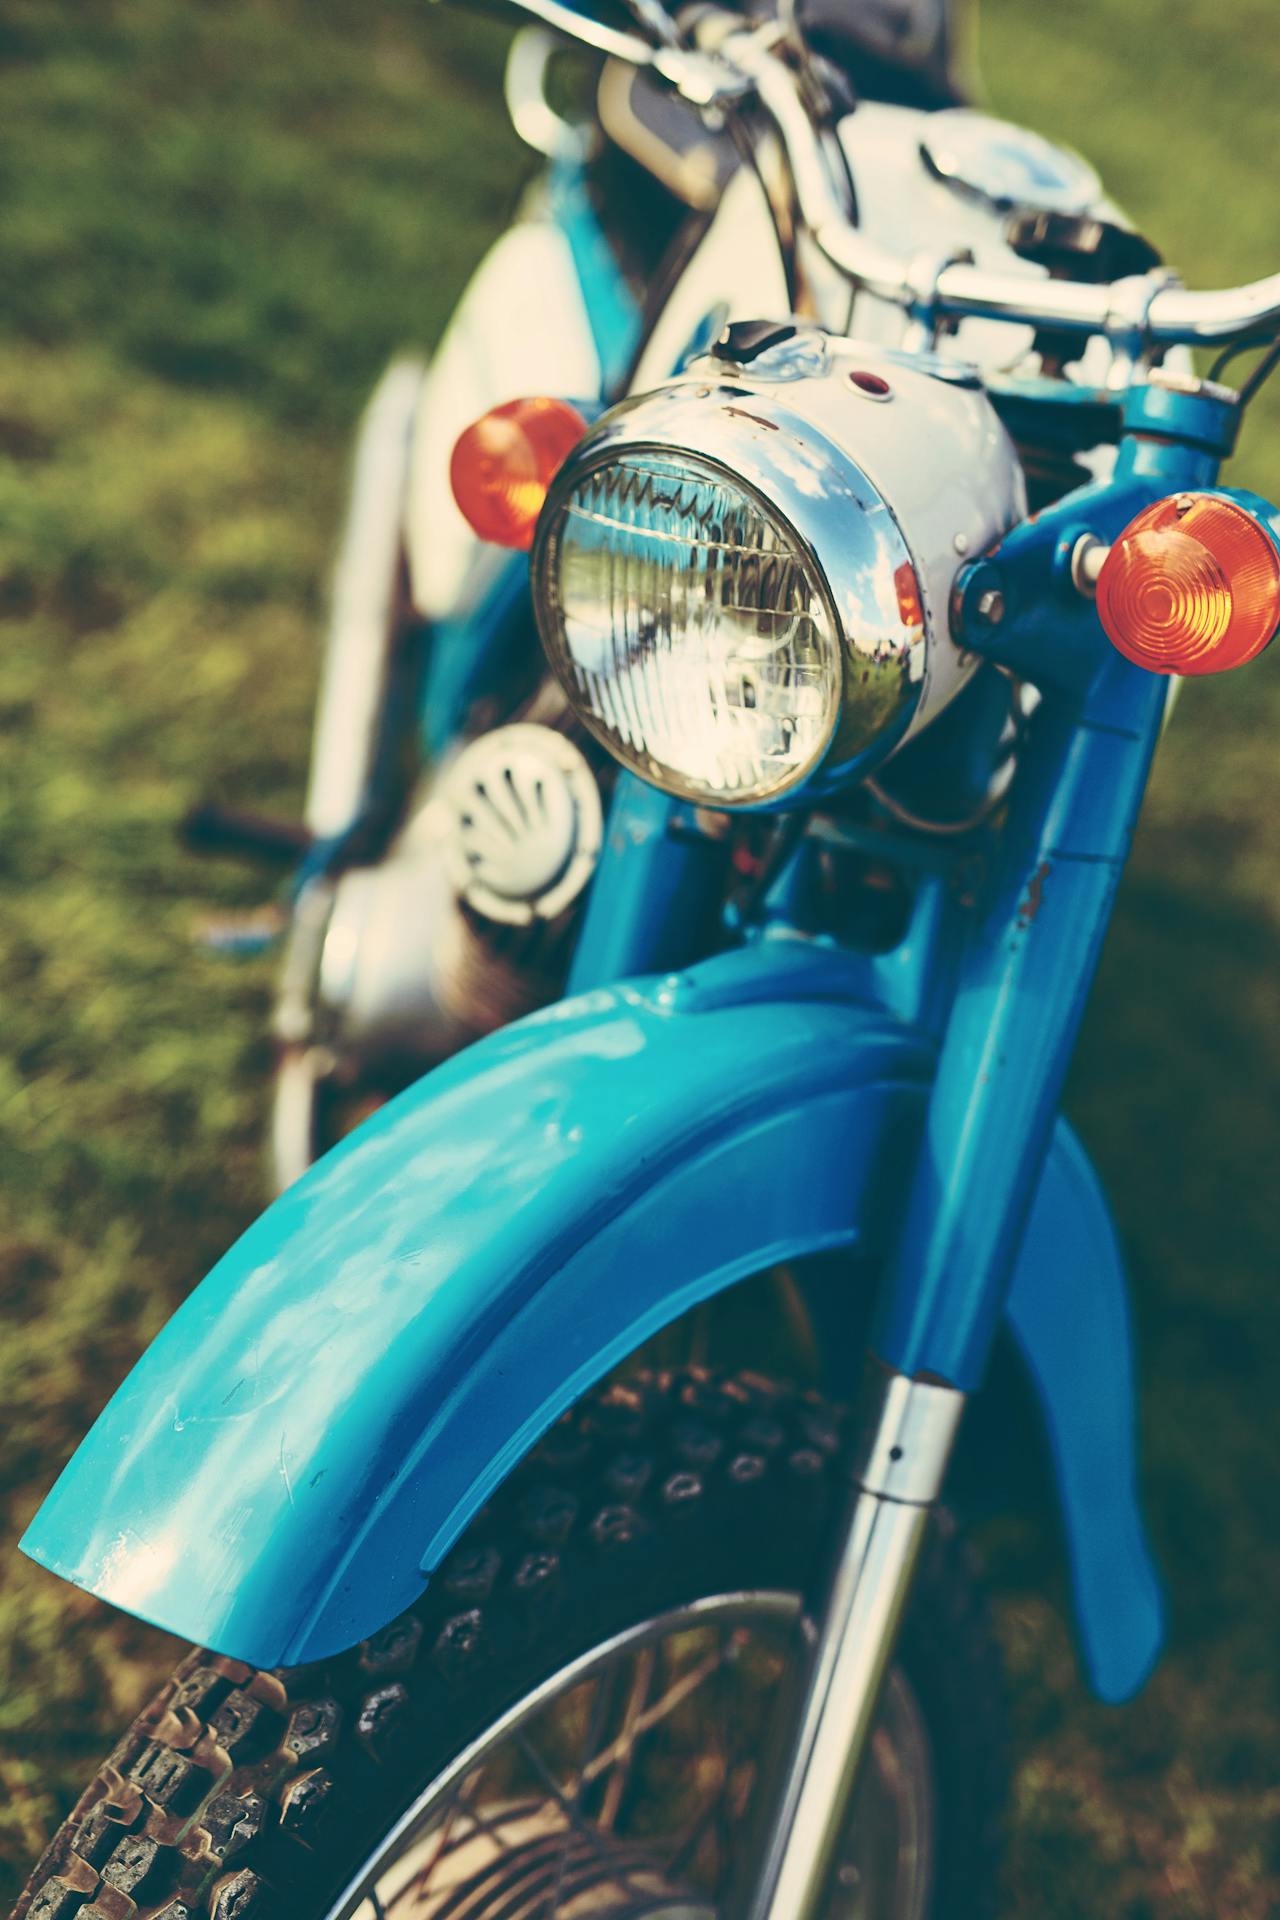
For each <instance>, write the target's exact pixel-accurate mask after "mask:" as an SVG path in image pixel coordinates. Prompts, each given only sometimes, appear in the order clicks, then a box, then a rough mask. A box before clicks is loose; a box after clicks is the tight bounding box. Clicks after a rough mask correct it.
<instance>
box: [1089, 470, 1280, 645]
mask: <svg viewBox="0 0 1280 1920" xmlns="http://www.w3.org/2000/svg"><path fill="white" fill-rule="evenodd" d="M1098 617H1099V618H1100V619H1101V621H1102V625H1103V628H1104V630H1105V632H1106V635H1107V638H1108V639H1109V640H1110V642H1111V644H1112V645H1113V646H1114V647H1116V648H1117V649H1118V650H1119V652H1121V653H1122V654H1124V656H1125V658H1126V659H1127V660H1132V661H1134V662H1135V664H1136V665H1137V666H1140V667H1146V668H1147V669H1148V670H1149V671H1150V672H1152V673H1188V674H1191V673H1225V672H1226V671H1227V670H1228V669H1229V668H1231V667H1243V666H1244V665H1245V664H1246V663H1247V662H1248V661H1250V660H1253V659H1254V658H1256V656H1257V655H1258V654H1260V653H1261V652H1262V650H1263V648H1264V647H1265V646H1266V645H1267V643H1268V642H1269V641H1270V640H1271V639H1272V637H1273V636H1274V634H1275V632H1276V629H1277V627H1280V552H1278V551H1277V549H1276V545H1275V542H1274V541H1273V540H1272V539H1271V538H1270V536H1269V535H1268V534H1267V532H1266V530H1265V529H1264V528H1263V527H1262V526H1261V525H1260V524H1259V522H1258V521H1257V520H1255V519H1254V517H1253V515H1252V514H1250V513H1247V512H1246V511H1245V509H1244V508H1243V507H1241V506H1238V505H1237V504H1236V503H1235V501H1233V500H1227V499H1224V498H1223V497H1222V496H1221V495H1220V494H1212V493H1179V494H1173V495H1171V496H1170V498H1169V499H1167V500H1157V501H1156V503H1155V505H1154V506H1151V507H1147V508H1146V509H1145V510H1144V511H1143V512H1142V513H1140V514H1138V516H1137V518H1136V519H1134V520H1131V521H1130V522H1129V524H1128V526H1127V527H1126V528H1125V530H1124V532H1123V533H1122V534H1121V535H1120V537H1119V539H1118V540H1117V541H1116V543H1115V545H1114V546H1113V547H1112V549H1111V551H1110V553H1109V554H1108V555H1107V558H1106V560H1105V561H1104V562H1103V565H1102V571H1101V573H1100V574H1099V575H1098Z"/></svg>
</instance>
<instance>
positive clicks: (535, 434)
mask: <svg viewBox="0 0 1280 1920" xmlns="http://www.w3.org/2000/svg"><path fill="white" fill-rule="evenodd" d="M586 430H587V423H586V421H585V420H584V419H583V417H582V415H581V414H580V413H579V412H578V411H577V409H576V408H575V407H571V406H569V404H568V403H567V401H564V400H549V399H533V400H508V401H507V402H506V404H505V405H504V406H501V407H494V408H492V409H491V410H490V412H488V413H485V414H482V415H481V416H480V418H479V419H478V420H476V421H474V422H473V424H472V425H471V426H469V427H468V428H467V429H466V431H465V433H463V434H461V435H460V436H459V439H458V444H457V445H456V446H455V448H454V450H453V458H452V460H451V461H450V463H449V482H450V485H451V486H452V488H453V497H454V499H455V500H456V501H457V503H458V507H459V509H460V511H461V513H462V515H463V518H464V519H465V520H466V521H467V522H468V524H469V525H470V527H471V528H472V529H473V531H474V532H475V533H477V534H478V535H479V536H480V538H481V539H482V540H488V541H491V542H492V543H493V545H494V546H498V547H519V548H527V547H529V546H531V545H532V543H533V530H534V528H535V527H536V525H537V524H538V515H539V514H540V513H541V512H542V506H543V502H544V501H545V500H546V497H547V489H548V488H549V487H550V485H551V482H552V480H553V479H554V478H555V476H556V474H557V473H558V472H559V470H560V468H561V467H562V466H563V465H564V462H565V460H566V458H567V457H568V455H569V454H570V453H572V451H573V449H574V448H575V447H576V446H577V444H578V442H579V440H581V438H582V436H583V434H584V433H585V432H586Z"/></svg>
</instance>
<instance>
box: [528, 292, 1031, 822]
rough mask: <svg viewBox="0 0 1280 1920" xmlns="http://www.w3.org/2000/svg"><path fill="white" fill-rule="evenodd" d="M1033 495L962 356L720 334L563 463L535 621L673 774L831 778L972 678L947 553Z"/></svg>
mask: <svg viewBox="0 0 1280 1920" xmlns="http://www.w3.org/2000/svg"><path fill="white" fill-rule="evenodd" d="M851 376H852V377H851ZM859 381H861V384H859ZM891 502H892V505H891V504H890V503H891ZM1024 511H1025V498H1024V493H1023V485H1022V476H1021V469H1020V467H1019V465H1018V460H1017V456H1016V454H1015V452H1014V449H1013V446H1012V443H1011V442H1010V441H1009V439H1008V436H1007V435H1006V434H1005V432H1004V429H1003V427H1002V426H1001V425H1000V422H999V421H998V419H997V417H996V415H995V413H994V411H993V409H992V407H991V405H990V402H989V401H988V400H987V398H986V396H985V394H984V393H983V392H982V390H981V387H980V386H979V385H978V384H977V382H976V381H975V380H970V379H968V378H967V377H966V376H965V374H964V372H963V370H960V371H959V376H958V377H957V369H956V368H955V367H954V365H948V366H946V367H943V366H942V364H941V363H939V362H934V361H931V360H928V359H912V358H908V357H907V356H900V355H890V354H886V353H884V352H883V351H873V350H871V349H867V348H862V347H859V346H857V345H856V344H855V343H851V342H847V341H835V340H830V339H828V337H827V336H825V335H823V334H820V333H818V332H817V331H816V330H815V331H809V330H806V331H804V332H802V333H801V334H800V335H798V336H796V337H793V338H789V339H787V340H786V341H785V342H782V343H780V344H779V345H778V346H775V347H773V348H771V349H770V350H769V351H767V352H765V353H764V354H763V355H761V356H760V357H759V358H758V359H756V360H755V361H754V362H753V363H752V364H751V365H750V367H748V368H740V367H738V366H733V365H728V364H726V363H725V361H724V360H722V359H714V358H711V357H707V358H706V359H703V360H701V361H699V362H698V363H697V364H696V366H695V367H694V368H692V369H691V370H690V372H689V373H688V374H687V375H685V376H683V377H682V378H681V379H679V380H677V381H675V382H673V383H672V384H671V385H669V386H667V387H665V388H663V389H661V390H660V391H659V392H657V393H653V394H647V395H644V396H642V397H640V398H638V399H633V400H628V401H624V402H623V404H622V405H621V406H619V407H616V408H614V409H613V410H612V411H611V412H610V413H608V414H606V415H605V416H604V418H603V419H602V420H600V421H599V422H598V423H597V424H596V426H595V427H594V428H593V429H592V430H591V432H590V433H588V434H587V435H586V437H585V438H584V440H583V441H582V443H581V445H580V446H579V447H578V448H577V449H576V450H575V451H574V453H573V454H571V455H570V457H569V459H568V461H567V462H566V463H565V466H564V467H563V468H562V470H561V472H560V473H559V475H558V476H557V478H556V480H555V482H554V483H553V486H552V489H551V493H550V496H549V498H548V501H547V505H546V507H545V509H544V511H543V514H542V518H541V521H540V522H539V527H538V533H537V537H536V540H535V543H534V552H533V586H534V603H535V607H536V610H537V616H538V624H539V628H540V630H541V634H542V639H543V644H544V646H545V647H546V650H547V654H548V658H549V659H550V661H551V664H552V666H553V667H554V669H555V671H556V673H557V674H558V675H559V677H560V679H561V681H562V682H563V684H564V686H565V688H566V690H567V692H568V694H569V696H570V698H571V699H572V701H573V704H574V707H575V708H576V710H577V712H578V713H579V714H580V716H581V717H582V719H583V720H584V722H585V723H586V725H587V726H588V727H589V728H590V729H591V731H592V732H593V733H594V734H595V735H596V737H597V738H598V739H599V740H600V741H601V742H602V744H603V745H605V746H606V747H607V748H608V749H609V751H610V752H611V753H612V754H613V755H614V756H615V757H616V758H617V759H619V760H620V761H621V762H622V764H623V765H624V766H627V767H629V768H631V769H632V770H633V771H635V772H637V773H639V774H640V775H641V776H642V777H643V778H645V779H647V780H649V781H651V782H652V783H653V784H654V785H656V786H658V787H661V788H662V789H664V790H665V791H667V792H671V793H676V794H679V795H680V796H681V797H683V798H686V799H691V800H695V801H701V802H705V803H708V804H713V805H717V806H753V805H754V806H760V805H770V804H779V803H781V802H783V801H785V800H786V799H787V798H788V797H790V796H793V795H798V794H799V793H801V792H804V793H813V794H815V795H817V794H820V793H824V792H828V791H830V790H832V789H833V788H835V787H836V786H839V785H842V784H845V783H846V782H848V781H850V780H852V779H856V778H858V777H861V776H862V775H864V774H865V773H867V772H870V771H871V770H872V768H873V767H874V766H877V765H879V764H880V763H881V762H882V761H883V760H884V759H885V758H886V757H887V755H888V754H890V753H892V752H893V751H894V749H895V748H896V747H898V746H899V745H901V743H902V742H903V741H904V740H905V739H906V738H908V737H909V736H910V735H911V734H912V733H915V732H917V731H918V730H919V728H920V727H922V726H924V725H925V724H927V722H928V721H929V720H930V719H932V718H933V717H934V715H935V714H936V713H937V712H939V711H940V710H941V708H942V707H943V706H944V705H945V704H946V702H947V701H948V700H949V699H950V697H951V696H952V694H954V693H955V692H957V691H958V690H959V688H960V686H961V685H963V683H964V680H965V678H966V677H967V673H968V671H969V670H970V665H971V663H969V662H967V661H966V660H965V659H964V658H963V656H962V655H961V654H960V653H959V651H958V650H957V648H956V647H955V645H954V643H953V642H952V640H951V638H950V633H949V629H948V600H949V596H950V590H951V585H952V582H953V581H954V577H955V573H956V571H957V569H958V567H959V566H960V564H961V563H962V561H963V559H964V558H965V557H967V556H968V555H969V554H971V553H978V552H981V551H982V550H983V548H984V547H987V546H989V545H990V544H991V543H992V541H993V540H995V539H996V538H997V537H998V536H999V535H1000V534H1001V533H1003V532H1004V531H1005V530H1006V529H1007V528H1008V527H1009V526H1011V525H1013V524H1014V523H1015V522H1016V521H1017V520H1018V519H1019V518H1021V517H1022V514H1023V513H1024Z"/></svg>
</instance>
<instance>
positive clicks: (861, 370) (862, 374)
mask: <svg viewBox="0 0 1280 1920" xmlns="http://www.w3.org/2000/svg"><path fill="white" fill-rule="evenodd" d="M849 385H850V386H851V387H856V388H857V389H858V392H859V393H865V394H866V395H868V397H869V398H870V399H872V400H889V399H891V398H892V396H893V388H892V387H891V386H890V385H889V382H888V381H887V380H886V379H885V377H884V375H883V374H882V373H869V372H868V371H867V369H866V368H865V367H855V368H854V370H853V372H852V373H851V374H850V375H849Z"/></svg>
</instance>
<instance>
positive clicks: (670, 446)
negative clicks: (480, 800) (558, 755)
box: [530, 369, 925, 806]
mask: <svg viewBox="0 0 1280 1920" xmlns="http://www.w3.org/2000/svg"><path fill="white" fill-rule="evenodd" d="M708 382H714V384H708ZM764 429H767V431H765V430H764ZM624 452H625V453H626V454H627V455H643V454H645V453H646V452H649V453H654V452H656V453H661V454H664V455H675V456H680V455H686V456H689V455H692V456H693V457H694V458H696V459H698V460H700V461H703V462H705V463H707V464H709V465H710V466H712V467H713V468H715V469H716V470H717V471H718V472H720V473H722V474H723V475H724V477H725V478H726V479H727V480H729V481H730V482H731V483H732V484H733V485H735V486H738V487H741V488H742V489H743V490H744V491H745V492H747V493H749V494H752V493H753V494H755V495H757V496H758V497H759V498H760V500H761V501H762V502H763V503H764V504H765V505H767V507H768V509H769V511H770V513H771V514H773V515H776V516H778V517H779V518H781V519H782V520H783V521H785V522H786V523H787V525H788V526H789V527H790V528H791V530H792V531H793V532H794V534H795V536H796V540H797V544H798V545H799V546H800V547H801V548H802V549H803V550H804V552H805V554H806V555H807V557H808V558H809V560H810V562H811V564H812V565H813V566H814V567H815V569H816V571H817V574H818V576H819V577H820V578H821V579H822V580H823V582H824V583H825V587H826V591H827V595H828V598H829V600H830V603H831V610H832V612H833V614H834V617H835V623H836V627H837V631H838V633H839V636H840V643H841V654H842V663H843V687H842V705H841V708H840V710H839V711H838V713H837V715H836V717H835V719H834V723H833V726H832V731H831V735H830V745H829V746H828V748H827V751H826V753H825V754H824V755H823V757H822V759H821V760H820V761H819V762H818V763H817V764H816V765H815V766H811V767H810V768H808V769H807V770H805V771H803V772H801V773H800V774H798V775H796V776H794V777H793V778H792V779H791V780H790V782H789V783H788V784H787V785H786V786H784V787H780V788H778V789H777V790H775V792H773V793H771V794H769V795H767V796H764V797H763V798H761V797H756V798H755V799H754V800H751V801H743V802H739V803H738V804H739V805H757V806H758V805H767V804H770V803H771V802H773V801H775V800H780V799H782V798H784V797H788V796H791V795H794V794H796V793H798V792H799V791H801V790H804V791H806V792H808V791H812V792H814V793H818V792H822V791H829V790H831V789H832V788H834V787H836V786H839V785H841V784H843V783H844V782H846V781H847V780H849V779H850V778H853V777H855V776H856V774H857V773H858V772H859V771H861V770H864V769H866V768H869V767H870V766H872V765H879V763H880V762H881V761H882V760H884V759H885V758H886V757H887V755H888V754H889V753H890V752H892V750H893V748H894V747H895V746H896V745H897V744H898V742H899V741H900V740H901V739H902V736H903V735H904V733H905V732H906V730H907V728H908V727H909V725H910V724H911V720H912V718H913V716H914V714H915V711H916V708H917V707H918V705H919V703H920V699H921V696H922V694H923V691H924V685H925V682H924V656H923V649H924V645H925V641H924V639H923V638H922V634H921V632H920V630H919V629H918V628H908V627H905V626H904V625H903V622H902V617H901V614H900V611H899V608H898V605H897V602H896V599H895V601H894V603H893V604H892V605H891V606H886V605H885V602H884V598H883V592H882V591H881V592H877V590H876V589H877V588H880V589H883V586H884V583H885V581H886V580H887V581H890V582H891V581H892V580H893V577H894V575H895V573H897V572H898V570H899V569H900V568H902V567H904V566H905V567H909V568H911V569H912V571H913V572H915V571H916V570H917V561H916V558H915V556H914V555H913V553H912V550H911V548H910V547H909V546H908V544H907V541H906V539H905V538H904V536H903V533H902V529H901V527H900V526H899V524H898V521H897V519H896V517H895V515H894V512H893V509H892V508H891V507H890V505H889V503H888V501H887V500H886V499H885V498H884V496H883V495H882V494H881V493H880V492H879V490H878V489H877V488H876V487H875V486H874V485H873V484H872V482H871V481H870V480H869V479H868V478H867V476H866V474H865V473H864V472H863V470H862V469H861V468H860V467H859V466H858V465H857V463H856V462H855V461H854V460H853V458H852V457H851V456H850V455H848V454H846V453H844V452H843V451H841V449H840V448H838V447H837V446H836V445H835V444H834V443H833V442H831V441H828V440H826V439H825V438H824V437H823V436H822V435H821V434H819V433H818V431H817V430H816V429H815V428H814V427H813V425H812V424H811V423H809V422H808V421H806V420H804V419H803V418H801V417H800V416H799V415H798V414H795V413H792V412H791V411H789V410H788V409H787V408H785V407H783V406H781V405H780V404H779V403H778V401H777V400H776V398H774V397H773V396H768V397H766V396H764V395H762V394H760V393H758V392H753V393H748V392H747V391H746V389H745V387H744V386H743V384H742V383H741V382H740V381H737V380H734V379H733V377H732V373H731V371H730V370H728V369H726V370H725V372H724V373H723V374H719V375H712V374H708V375H707V376H706V381H704V380H703V379H702V378H691V379H689V380H686V381H685V382H684V383H683V384H682V385H680V386H676V387H667V388H663V389H661V390H660V391H658V392H657V393H653V394H645V395H642V396H640V397H639V398H636V399H633V400H627V401H624V402H623V403H622V404H621V406H618V407H615V408H614V409H613V410H612V411H611V412H610V413H609V414H607V415H606V416H605V417H604V419H603V420H602V421H601V422H600V423H599V424H598V425H597V426H596V427H595V428H593V429H592V431H591V432H590V433H589V434H588V435H587V436H586V438H585V439H584V440H583V441H582V443H581V445H580V446H579V447H578V448H577V449H576V450H575V451H574V453H572V454H571V455H570V456H569V459H568V460H567V461H566V462H565V464H564V466H563V467H562V468H561V470H560V472H559V474H558V475H557V477H556V480H555V482H554V483H553V485H552V488H551V492H550V494H549V496H548V499H547V504H546V506H545V507H544V509H543V512H542V517H541V519H540V520H539V523H538V531H537V535H536V537H535V541H534V548H533V555H532V563H531V576H530V577H531V580H532V582H533V595H534V608H535V612H536V615H537V619H538V626H539V630H540V632H541V634H542V637H543V646H544V648H545V649H546V652H547V657H548V659H549V660H550V662H551V665H552V667H553V669H555V671H556V672H557V674H558V675H559V674H560V660H559V655H560V651H561V650H560V647H559V642H558V634H557V616H556V614H555V611H554V605H553V593H552V590H551V588H550V587H549V585H548V582H549V580H550V578H551V573H552V569H553V567H554V561H555V540H556V535H557V531H558V527H559V524H560V519H561V516H560V514H559V512H558V508H559V506H560V505H561V503H562V502H563V501H564V500H565V498H566V496H567V495H569V494H571V493H572V492H573V490H574V488H575V487H576V486H577V485H578V484H579V482H580V481H581V480H582V479H583V478H584V477H585V476H586V474H587V473H589V472H590V471H591V470H592V469H594V468H595V467H598V466H604V465H607V464H608V463H609V461H610V460H611V459H612V458H614V457H615V456H616V455H619V454H621V453H624ZM561 677H562V678H563V676H561ZM564 684H565V685H566V691H569V688H568V683H567V681H565V682H564ZM570 699H571V703H572V704H573V706H574V710H575V712H577V713H578V716H579V718H580V719H581V720H582V722H583V724H584V726H586V727H588V728H589V729H590V731H591V732H592V733H593V734H594V735H595V737H596V738H597V739H598V740H599V741H600V742H601V744H602V745H603V746H604V747H606V748H607V749H608V750H609V751H610V752H611V753H613V754H614V756H615V758H616V757H618V754H617V746H618V743H617V741H616V739H615V738H614V737H613V735H612V734H611V733H610V730H609V729H608V728H607V727H606V726H605V725H604V724H603V723H602V722H600V721H598V720H597V719H596V718H595V716H594V715H591V714H588V713H586V712H585V711H583V710H582V709H581V708H580V707H579V706H578V704H577V701H576V700H575V699H574V698H573V695H572V693H571V692H570ZM860 708H861V709H862V712H861V714H860ZM637 771H642V769H640V768H637ZM645 777H646V778H647V777H650V776H648V775H646V776H645ZM660 784H662V785H663V787H664V789H665V790H670V791H677V788H676V787H675V786H674V784H673V783H672V782H670V781H668V780H666V779H665V778H664V780H663V781H662V782H661V783H660ZM684 797H686V798H690V799H693V800H697V801H700V802H704V803H708V804H715V805H717V806H719V805H722V804H723V805H733V804H734V803H733V802H732V801H730V800H722V799H720V798H716V799H715V800H714V801H711V800H710V799H709V796H708V795H707V794H705V793H704V792H703V791H701V789H699V790H697V791H696V792H695V791H693V790H690V791H689V792H688V793H687V794H686V795H685V796H684Z"/></svg>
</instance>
